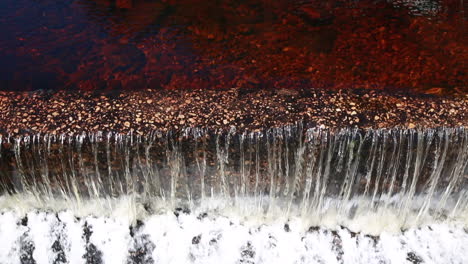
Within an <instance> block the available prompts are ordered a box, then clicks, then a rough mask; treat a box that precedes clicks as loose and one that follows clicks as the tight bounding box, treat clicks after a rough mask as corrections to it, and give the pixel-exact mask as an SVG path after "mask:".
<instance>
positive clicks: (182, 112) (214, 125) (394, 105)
mask: <svg viewBox="0 0 468 264" xmlns="http://www.w3.org/2000/svg"><path fill="white" fill-rule="evenodd" d="M467 109H468V100H467V97H466V96H465V97H435V96H427V95H424V96H421V95H417V94H408V93H402V92H389V91H381V90H366V89H364V90H319V89H301V90H289V89H280V90H249V89H229V90H223V91H219V90H216V91H214V90H184V91H182V90H151V89H148V90H140V91H118V92H95V91H94V92H83V91H80V92H77V91H50V92H48V91H37V92H0V135H4V136H7V135H9V136H15V135H28V134H29V135H32V134H37V133H41V134H67V135H73V134H80V133H83V132H87V133H94V132H98V131H101V132H113V133H122V134H127V133H136V134H140V135H144V134H147V133H149V132H151V131H170V130H172V131H174V130H176V131H177V130H182V129H184V128H187V127H196V128H205V129H210V130H232V129H233V128H235V129H236V131H238V132H241V131H251V132H258V131H261V130H263V129H266V128H274V127H282V126H286V125H292V124H297V123H302V124H303V126H304V128H310V127H319V128H326V129H339V128H344V127H354V128H359V129H364V130H367V129H371V128H409V129H413V128H421V129H424V128H435V127H466V126H467V125H468V116H467V115H468V114H467V113H468V111H467Z"/></svg>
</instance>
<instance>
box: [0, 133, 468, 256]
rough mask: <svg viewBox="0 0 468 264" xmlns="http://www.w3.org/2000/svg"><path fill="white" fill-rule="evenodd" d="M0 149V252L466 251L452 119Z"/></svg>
mask: <svg viewBox="0 0 468 264" xmlns="http://www.w3.org/2000/svg"><path fill="white" fill-rule="evenodd" d="M0 146H1V147H2V149H1V151H0V153H1V155H2V156H1V163H0V166H1V167H0V173H1V174H2V175H1V179H2V181H1V190H2V192H3V195H2V196H0V208H1V210H2V214H1V215H0V237H2V239H1V241H2V242H0V248H2V250H0V251H1V253H0V259H1V261H0V263H52V262H53V263H125V262H126V263H406V262H409V263H464V262H465V261H466V260H467V258H466V255H464V252H466V249H468V248H466V245H468V244H467V243H466V242H467V241H468V229H467V228H468V194H467V191H468V189H467V186H468V185H467V183H468V174H467V167H468V166H467V164H468V131H466V129H464V128H439V129H425V130H412V129H408V130H405V129H390V130H387V129H379V130H367V131H362V130H358V129H341V130H325V129H318V128H317V129H304V128H303V127H302V125H301V124H298V125H295V126H290V127H283V128H275V129H269V130H265V131H262V132H256V133H240V132H237V131H235V130H232V131H209V130H203V129H187V130H185V131H183V132H180V133H170V132H169V133H162V132H153V133H151V134H149V135H137V134H128V135H121V134H113V133H109V134H106V133H96V134H81V135H74V136H67V135H29V136H22V137H14V138H13V137H1V138H0ZM33 260H34V261H35V262H34V261H33ZM2 261H3V262H2Z"/></svg>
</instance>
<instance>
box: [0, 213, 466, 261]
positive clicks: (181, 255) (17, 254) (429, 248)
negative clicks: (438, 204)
mask: <svg viewBox="0 0 468 264" xmlns="http://www.w3.org/2000/svg"><path fill="white" fill-rule="evenodd" d="M255 218H256V219H255ZM381 219H384V217H383V218H381ZM260 220H262V221H260ZM262 222H263V223H262ZM362 224H363V225H366V224H369V223H366V222H363V223H362ZM379 224H381V225H382V227H384V225H385V221H383V222H376V223H374V225H379ZM466 226H467V225H466V222H462V221H460V220H458V221H455V220H446V221H443V222H440V221H434V222H433V223H431V224H427V223H426V224H423V225H420V226H414V227H411V228H408V229H405V230H400V231H398V232H387V231H385V228H383V230H382V231H381V232H380V233H379V234H378V236H371V235H368V234H366V233H365V232H360V233H355V232H353V231H351V230H350V229H348V228H346V227H343V226H340V225H338V222H335V226H332V225H330V226H329V227H320V228H318V227H314V226H312V227H311V226H309V225H308V224H307V221H305V220H304V218H302V217H291V218H289V219H284V217H282V216H281V215H278V217H277V218H276V219H274V218H269V219H259V218H258V216H256V217H254V216H252V215H237V216H236V215H234V214H233V213H232V212H231V214H229V215H226V214H224V213H223V211H222V210H220V211H217V210H216V209H215V210H211V211H206V210H205V211H203V212H202V211H199V210H194V211H191V210H188V209H176V210H174V211H171V210H160V211H158V212H155V213H154V214H152V215H147V216H146V217H145V218H144V219H141V221H140V220H139V221H136V222H132V221H131V220H130V219H129V218H125V217H116V216H107V217H106V216H87V217H82V218H77V217H76V216H75V214H74V213H73V211H71V210H66V211H61V212H58V213H55V212H45V211H37V210H35V211H30V212H27V213H26V214H20V213H18V212H15V211H3V212H2V213H1V214H0V260H1V261H0V263H5V264H7V263H12V264H13V263H33V262H27V261H25V260H28V259H34V260H35V263H38V264H39V263H110V264H113V263H281V264H283V263H466V261H467V254H466V252H467V250H468V229H467V228H466ZM130 227H131V228H130Z"/></svg>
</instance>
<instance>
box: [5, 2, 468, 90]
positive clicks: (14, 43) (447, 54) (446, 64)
mask: <svg viewBox="0 0 468 264" xmlns="http://www.w3.org/2000/svg"><path fill="white" fill-rule="evenodd" d="M463 5H464V1H463V0H460V1H458V0H423V1H406V0H391V1H370V0H369V1H367V0H360V1H351V0H346V1H322V0H320V1H315V0H310V1H299V0H296V1H288V0H280V1H278V0H276V1H270V0H248V1H241V2H239V1H217V0H208V1H207V0H204V1H199V0H167V1H156V0H128V1H122V0H119V1H112V0H64V1H55V0H41V1H33V0H3V1H1V3H0V32H2V34H1V36H0V89H1V90H37V89H83V90H93V89H113V90H119V89H142V88H155V89H157V88H168V89H187V88H202V89H206V88H213V89H219V88H222V89H225V88H232V87H243V88H255V89H258V88H268V89H270V88H303V87H315V88H319V87H325V88H375V89H383V88H385V89H407V90H413V91H423V92H424V93H430V94H454V93H456V94H463V93H464V92H466V87H467V83H466V78H465V71H464V67H463V66H464V61H465V60H466V48H467V43H466V40H465V38H464V37H465V35H466V31H465V29H466V28H467V22H466V17H465V15H466V14H465V9H464V6H463Z"/></svg>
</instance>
